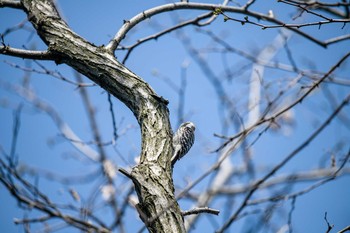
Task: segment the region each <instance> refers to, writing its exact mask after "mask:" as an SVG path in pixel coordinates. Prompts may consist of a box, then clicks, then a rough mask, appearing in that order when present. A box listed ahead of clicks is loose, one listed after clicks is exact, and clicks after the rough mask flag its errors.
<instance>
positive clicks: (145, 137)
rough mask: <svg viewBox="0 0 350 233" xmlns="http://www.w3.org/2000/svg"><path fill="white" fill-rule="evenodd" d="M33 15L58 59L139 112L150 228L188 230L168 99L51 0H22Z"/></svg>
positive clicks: (138, 181) (140, 186) (142, 195)
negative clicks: (176, 179)
mask: <svg viewBox="0 0 350 233" xmlns="http://www.w3.org/2000/svg"><path fill="white" fill-rule="evenodd" d="M21 3H22V4H23V7H24V10H25V11H26V13H27V15H28V19H29V21H30V22H31V23H32V24H33V26H34V28H35V29H36V30H37V33H38V35H39V36H40V38H41V39H42V40H43V41H44V42H45V43H46V44H47V46H48V50H49V52H50V53H51V54H52V56H53V57H54V60H55V62H56V63H57V64H60V63H65V64H67V65H69V66H70V67H72V68H74V69H75V70H77V71H78V72H80V73H81V74H83V75H85V76H86V77H88V78H90V79H91V80H92V81H94V82H95V83H97V84H98V85H100V86H101V87H102V88H103V89H105V90H106V91H108V92H109V93H110V94H112V95H113V96H115V97H116V98H118V99H119V100H121V101H122V102H123V103H124V104H125V105H126V106H127V107H128V108H129V109H130V110H131V111H132V112H133V113H134V115H135V117H136V119H137V121H138V123H139V125H140V127H141V134H142V135H141V136H142V146H141V150H142V152H141V161H140V163H139V165H137V166H136V167H134V168H133V169H132V172H131V173H130V176H129V177H130V178H131V179H132V180H133V182H134V184H135V186H136V187H135V188H136V191H137V195H138V197H139V202H140V203H139V205H138V206H137V209H138V211H139V213H140V217H141V219H142V220H143V221H144V222H145V224H146V226H147V228H148V230H149V231H150V232H185V229H184V224H183V219H182V216H181V211H180V209H179V206H178V204H177V202H176V200H175V196H174V186H173V182H172V169H171V167H170V158H171V156H172V152H173V148H172V143H171V142H172V131H171V127H170V122H169V112H168V108H167V106H166V105H167V102H166V101H165V100H164V99H163V98H161V97H159V96H158V95H157V94H156V93H155V92H154V91H153V90H152V88H151V87H150V86H149V85H148V84H147V83H146V82H145V81H143V80H142V79H141V78H140V77H138V76H137V75H136V74H134V73H133V72H131V71H130V70H128V69H127V68H126V67H125V66H123V65H122V64H121V63H120V62H118V61H117V60H116V59H115V57H114V55H113V52H112V51H110V50H107V49H106V48H105V47H103V46H102V47H98V46H95V45H93V44H91V43H89V42H88V41H86V40H84V39H83V38H81V37H80V36H79V35H77V34H76V33H74V32H73V31H72V30H71V29H70V28H69V27H68V25H67V24H66V23H65V22H64V21H63V20H62V19H61V17H60V16H59V13H58V12H57V10H56V8H55V6H54V4H53V3H52V2H51V1H49V0H22V1H21Z"/></svg>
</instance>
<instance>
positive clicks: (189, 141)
mask: <svg viewBox="0 0 350 233" xmlns="http://www.w3.org/2000/svg"><path fill="white" fill-rule="evenodd" d="M195 129H196V127H195V126H194V124H193V123H192V122H190V121H188V122H185V123H182V124H181V125H180V127H179V128H178V129H177V131H176V133H175V135H174V136H173V147H174V154H173V156H172V158H171V165H172V167H174V164H175V163H176V162H177V160H179V159H181V158H182V157H183V156H185V155H186V154H187V152H188V151H189V150H190V149H191V147H192V145H193V143H194V139H195V137H194V131H195Z"/></svg>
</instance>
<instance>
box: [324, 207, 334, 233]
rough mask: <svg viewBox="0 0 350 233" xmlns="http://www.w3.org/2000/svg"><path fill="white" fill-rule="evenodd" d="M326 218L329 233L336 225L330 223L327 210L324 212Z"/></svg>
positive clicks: (327, 232)
mask: <svg viewBox="0 0 350 233" xmlns="http://www.w3.org/2000/svg"><path fill="white" fill-rule="evenodd" d="M324 220H325V221H326V223H327V227H328V228H327V231H326V233H329V232H331V230H332V229H333V227H334V225H331V224H329V222H328V219H327V212H325V213H324Z"/></svg>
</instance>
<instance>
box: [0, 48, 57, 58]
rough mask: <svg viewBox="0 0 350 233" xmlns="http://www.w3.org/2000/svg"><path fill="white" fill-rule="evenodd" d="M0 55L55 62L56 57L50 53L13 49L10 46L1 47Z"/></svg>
mask: <svg viewBox="0 0 350 233" xmlns="http://www.w3.org/2000/svg"><path fill="white" fill-rule="evenodd" d="M0 54H4V55H10V56H13V57H20V58H24V59H35V60H54V59H55V57H54V55H53V54H52V53H51V52H49V51H35V50H25V49H16V48H11V47H10V46H5V45H4V44H3V45H0Z"/></svg>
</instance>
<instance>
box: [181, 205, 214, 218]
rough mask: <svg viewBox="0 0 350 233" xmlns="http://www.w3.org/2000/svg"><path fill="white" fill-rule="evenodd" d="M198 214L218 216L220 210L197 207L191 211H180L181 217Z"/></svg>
mask: <svg viewBox="0 0 350 233" xmlns="http://www.w3.org/2000/svg"><path fill="white" fill-rule="evenodd" d="M200 213H208V214H215V215H219V213H220V210H215V209H211V208H209V207H199V208H194V209H192V210H187V211H181V214H182V216H186V215H191V214H200Z"/></svg>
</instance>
